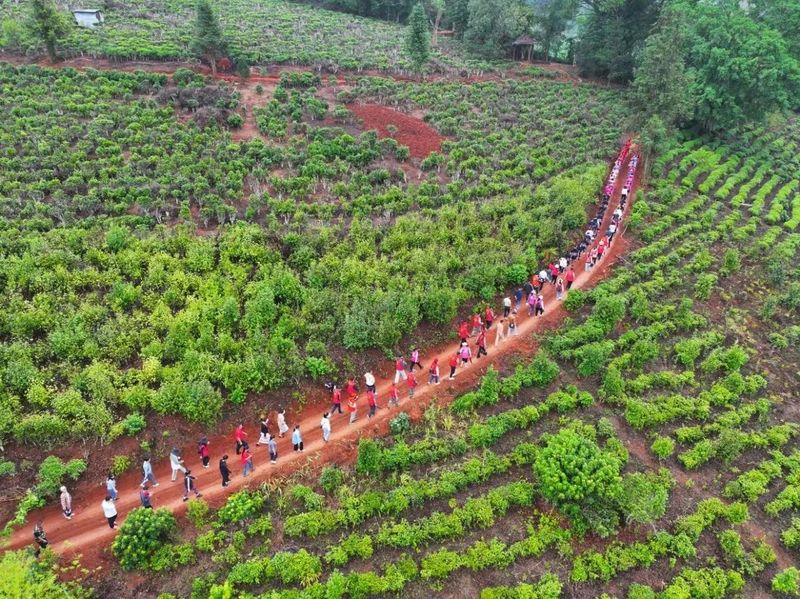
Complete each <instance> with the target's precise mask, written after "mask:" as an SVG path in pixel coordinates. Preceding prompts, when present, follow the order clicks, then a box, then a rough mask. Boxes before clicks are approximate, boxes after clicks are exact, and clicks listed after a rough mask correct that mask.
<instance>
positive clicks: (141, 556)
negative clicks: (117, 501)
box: [111, 507, 177, 570]
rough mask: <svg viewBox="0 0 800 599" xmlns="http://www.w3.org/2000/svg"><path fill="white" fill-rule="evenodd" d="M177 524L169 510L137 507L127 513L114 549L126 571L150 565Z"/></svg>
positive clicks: (112, 547) (112, 548)
mask: <svg viewBox="0 0 800 599" xmlns="http://www.w3.org/2000/svg"><path fill="white" fill-rule="evenodd" d="M176 527H177V522H176V521H175V516H173V515H172V513H171V512H170V511H169V510H167V509H160V510H152V509H147V508H142V507H139V508H134V509H133V510H131V511H130V512H129V513H128V515H127V516H126V518H125V522H123V524H122V527H121V528H120V531H119V534H118V535H117V537H116V538H115V539H114V543H113V544H112V546H111V550H112V552H113V553H114V556H115V557H116V558H117V559H118V560H119V564H120V566H121V567H122V569H123V570H134V569H142V568H147V567H148V566H149V565H150V560H151V559H152V557H153V555H154V554H155V552H156V551H157V550H158V548H159V547H161V545H162V544H163V543H164V542H165V541H167V540H168V539H169V538H170V537H171V536H172V534H174V532H175V530H176V529H177V528H176Z"/></svg>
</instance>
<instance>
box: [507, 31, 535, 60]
mask: <svg viewBox="0 0 800 599" xmlns="http://www.w3.org/2000/svg"><path fill="white" fill-rule="evenodd" d="M535 43H536V40H534V39H533V38H532V37H531V36H530V35H528V34H527V33H526V34H524V35H521V36H519V37H518V38H517V39H515V40H514V42H513V43H512V44H511V45H512V46H513V47H514V60H527V61H528V62H530V61H531V59H532V58H533V45H534V44H535Z"/></svg>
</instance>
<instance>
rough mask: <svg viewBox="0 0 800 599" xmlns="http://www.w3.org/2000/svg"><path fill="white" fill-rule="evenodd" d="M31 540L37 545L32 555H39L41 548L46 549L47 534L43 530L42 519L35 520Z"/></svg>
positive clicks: (47, 543) (47, 542)
mask: <svg viewBox="0 0 800 599" xmlns="http://www.w3.org/2000/svg"><path fill="white" fill-rule="evenodd" d="M33 540H34V542H35V543H36V545H38V547H36V552H35V553H34V555H35V556H36V557H39V554H40V553H41V552H42V549H47V546H48V545H49V544H50V543H49V541H48V540H47V535H46V534H45V532H44V526H43V525H42V521H41V520H39V521H37V522H36V526H34V527H33Z"/></svg>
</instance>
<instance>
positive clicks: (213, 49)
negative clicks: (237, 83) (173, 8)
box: [192, 0, 228, 75]
mask: <svg viewBox="0 0 800 599" xmlns="http://www.w3.org/2000/svg"><path fill="white" fill-rule="evenodd" d="M227 49H228V48H227V44H226V43H225V39H224V38H223V37H222V27H220V24H219V19H217V15H215V14H214V11H213V9H212V8H211V4H209V2H208V0H198V2H197V21H196V22H195V31H194V41H193V42H192V51H193V52H194V53H195V54H196V55H197V56H198V57H200V58H205V59H206V60H208V62H209V64H210V65H211V73H212V74H214V75H216V74H217V60H219V59H220V58H223V57H224V56H225V53H226V52H227Z"/></svg>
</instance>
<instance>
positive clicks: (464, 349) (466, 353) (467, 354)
mask: <svg viewBox="0 0 800 599" xmlns="http://www.w3.org/2000/svg"><path fill="white" fill-rule="evenodd" d="M458 355H459V356H461V367H462V368H463V367H464V366H466V365H467V362H469V363H470V364H471V363H472V350H471V349H470V348H469V345H467V344H466V343H462V344H461V349H460V350H458Z"/></svg>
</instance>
